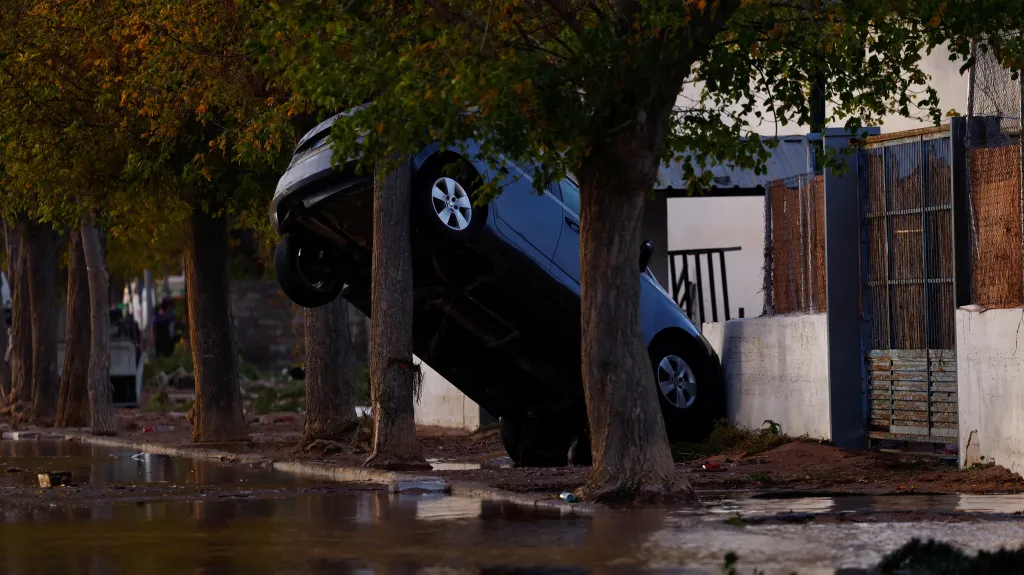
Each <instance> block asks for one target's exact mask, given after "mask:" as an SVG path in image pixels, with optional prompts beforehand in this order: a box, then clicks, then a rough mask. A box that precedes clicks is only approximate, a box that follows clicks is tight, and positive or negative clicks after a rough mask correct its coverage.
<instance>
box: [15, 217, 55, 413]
mask: <svg viewBox="0 0 1024 575" xmlns="http://www.w3.org/2000/svg"><path fill="white" fill-rule="evenodd" d="M30 229H31V230H32V231H31V232H30V233H29V238H30V240H29V241H28V242H26V245H25V250H24V252H25V254H26V260H27V264H28V268H27V269H28V275H29V290H28V294H29V302H30V305H31V306H32V308H31V309H32V421H33V423H35V424H36V425H52V424H53V421H54V419H55V418H56V416H57V396H58V395H59V392H60V376H59V375H58V369H57V323H58V317H57V313H58V308H59V305H60V301H59V298H58V291H59V288H58V286H57V268H58V265H57V258H58V252H59V250H60V235H59V234H58V233H57V231H56V230H54V229H53V227H52V226H50V225H49V224H37V223H32V224H30Z"/></svg>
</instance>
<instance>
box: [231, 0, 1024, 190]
mask: <svg viewBox="0 0 1024 575" xmlns="http://www.w3.org/2000/svg"><path fill="white" fill-rule="evenodd" d="M246 5H247V6H249V7H252V8H253V9H261V8H262V9H263V17H264V19H263V21H262V24H263V30H262V33H261V36H260V40H259V42H257V43H256V44H255V49H256V50H257V51H259V52H260V54H261V63H262V64H263V66H264V68H265V69H266V70H268V71H270V72H271V73H273V74H280V75H281V76H282V77H283V78H285V79H286V80H287V81H289V82H291V83H292V85H293V86H295V88H296V89H297V90H298V91H299V92H300V93H301V94H303V95H305V96H306V97H308V98H310V99H311V100H313V101H314V102H315V103H316V104H317V105H319V106H321V107H322V108H323V109H326V110H345V109H348V108H351V107H354V106H358V105H361V104H363V103H365V102H369V101H371V100H372V104H371V105H367V106H365V107H362V108H360V109H358V110H355V111H354V112H353V113H351V114H350V115H346V116H343V117H341V118H339V119H338V121H336V122H335V124H334V127H333V131H332V137H333V139H334V145H335V149H336V158H339V159H340V158H343V157H354V156H355V155H356V154H357V153H362V154H363V155H362V159H361V163H362V166H363V168H364V169H365V168H369V167H370V166H371V165H372V164H373V163H374V162H376V161H378V160H381V159H383V158H384V157H385V155H386V154H387V152H388V151H389V150H391V149H399V150H401V151H405V152H411V151H414V150H415V149H417V148H418V147H419V146H421V145H422V144H423V143H424V142H425V141H427V140H437V141H440V142H442V143H446V144H450V143H452V142H457V141H462V140H466V139H476V140H478V141H482V142H483V143H484V148H485V150H486V152H487V153H488V154H490V156H491V157H493V158H496V157H497V155H498V153H499V152H500V153H504V154H506V155H507V156H509V157H514V158H519V159H523V160H531V161H543V162H544V165H545V169H544V172H545V173H546V175H548V176H559V175H561V174H563V173H565V172H571V171H574V170H577V169H579V168H580V166H581V165H582V162H583V160H584V158H585V157H586V156H587V155H588V154H589V153H591V152H592V151H593V150H594V149H595V146H602V145H604V144H605V143H607V142H608V141H609V140H610V139H613V138H615V137H617V136H618V135H620V134H622V133H623V132H624V131H626V130H627V129H629V128H630V127H635V126H637V125H640V124H643V123H644V121H645V120H646V116H647V114H648V112H649V111H650V110H653V101H654V100H656V99H657V98H659V97H661V96H660V95H662V92H663V91H664V90H666V89H667V90H670V91H672V90H674V89H675V88H673V86H674V85H682V84H683V83H684V82H685V83H686V88H687V89H686V90H684V93H688V95H686V96H683V97H680V98H678V99H677V100H676V105H675V107H674V108H673V110H672V112H671V114H670V115H669V116H668V117H666V118H664V122H665V124H666V125H667V127H668V128H669V137H668V140H667V142H666V145H665V147H664V151H663V154H662V159H663V160H668V159H670V158H672V157H677V156H681V157H682V159H685V160H689V161H684V162H682V169H683V172H684V173H683V176H684V180H685V181H687V182H688V183H689V185H690V187H691V188H692V189H699V188H700V187H702V186H704V185H707V184H708V183H709V182H708V181H707V180H706V178H707V177H710V176H709V175H707V174H703V175H702V174H701V172H700V171H699V170H698V169H697V168H698V167H699V166H704V165H709V164H719V163H731V164H735V165H737V166H741V167H746V168H753V169H755V170H756V171H761V170H763V163H764V160H765V159H766V157H767V149H766V146H769V145H771V144H770V143H768V142H764V141H762V140H761V139H760V138H756V137H755V138H746V136H750V135H751V134H752V131H753V130H754V129H755V128H756V127H757V123H759V122H761V121H762V120H767V119H771V120H772V121H777V122H778V123H779V124H781V125H786V124H787V123H790V122H800V123H803V124H808V123H809V121H810V108H809V106H808V104H807V101H808V90H809V82H810V75H811V74H812V73H813V72H814V71H820V72H821V73H822V74H823V75H824V76H825V79H826V84H827V98H828V101H829V104H830V106H829V108H830V109H829V114H830V117H829V121H830V123H833V124H835V123H845V124H846V125H847V126H848V127H849V128H851V129H856V128H857V127H858V126H861V125H864V124H868V123H871V122H875V121H877V120H878V119H879V118H880V117H882V116H883V115H885V114H888V113H893V112H895V113H900V114H904V115H911V114H915V113H918V112H923V113H925V114H927V115H929V116H930V117H932V118H933V119H934V120H935V121H936V122H938V121H939V120H940V119H941V108H940V106H939V102H938V100H937V96H936V94H935V92H934V90H932V89H931V88H929V87H928V86H927V84H928V81H929V78H928V76H927V75H926V74H925V73H924V72H922V71H921V69H920V64H921V56H922V54H923V53H926V52H928V51H930V50H931V49H933V48H935V47H936V46H938V45H940V44H948V45H949V47H950V50H951V52H952V54H953V56H954V57H956V58H959V59H961V60H962V61H965V65H966V64H969V61H967V59H968V57H969V49H970V41H971V40H972V39H973V38H985V37H987V38H990V39H983V40H982V41H981V45H982V49H992V50H994V51H996V52H997V54H998V55H999V56H1000V58H1002V59H1003V61H1004V62H1006V63H1007V64H1008V65H1011V66H1017V67H1019V66H1020V64H1021V62H1022V58H1021V46H1020V41H1019V35H1018V34H1014V35H1013V36H1012V39H1010V40H1004V39H1003V37H1002V36H1000V35H999V33H1001V32H1005V31H1017V30H1019V29H1020V28H1021V27H1022V24H1024V15H1022V13H1021V11H1020V4H1019V2H1017V1H1015V0H990V1H988V2H986V3H985V9H984V10H979V9H978V8H977V6H975V5H974V4H972V3H964V2H960V3H956V2H945V1H940V0H925V1H909V0H859V1H846V2H801V3H789V2H781V3H780V2H774V1H772V2H769V1H767V0H765V1H761V0H744V1H740V0H717V1H715V2H706V1H703V0H655V1H648V2H635V1H630V0H617V1H616V0H606V1H597V2H593V1H580V0H487V1H483V0H447V1H430V0H427V1H409V2H382V1H373V0H363V1H351V0H292V1H290V2H287V3H278V2H270V3H266V4H264V3H262V2H258V1H257V0H251V1H250V2H248V3H247V4H246ZM669 95H670V96H671V97H673V98H675V92H671V93H670V94H669ZM624 106H625V108H624ZM360 140H361V141H360ZM543 179H544V178H538V180H537V181H538V182H540V181H542V180H543ZM489 191H490V192H491V193H492V194H493V193H495V192H496V191H497V190H495V189H491V190H489Z"/></svg>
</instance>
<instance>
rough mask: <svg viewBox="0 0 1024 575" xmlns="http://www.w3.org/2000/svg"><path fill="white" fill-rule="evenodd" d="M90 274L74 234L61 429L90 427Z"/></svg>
mask: <svg viewBox="0 0 1024 575" xmlns="http://www.w3.org/2000/svg"><path fill="white" fill-rule="evenodd" d="M89 314H90V311H89V274H88V270H87V268H86V264H85V252H84V251H83V250H82V236H81V235H80V234H78V233H72V234H71V237H70V243H69V244H68V297H67V313H66V317H67V320H66V322H65V330H64V365H63V367H62V369H61V372H60V401H59V402H58V403H57V426H59V427H85V426H87V425H89V391H88V390H89V385H88V382H89V349H90V345H91V341H92V340H91V339H90V338H91V337H92V334H91V331H90V321H91V319H90V315H89Z"/></svg>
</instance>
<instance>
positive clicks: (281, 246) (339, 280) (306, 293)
mask: <svg viewBox="0 0 1024 575" xmlns="http://www.w3.org/2000/svg"><path fill="white" fill-rule="evenodd" d="M329 251H330V249H329V248H327V247H325V246H323V245H320V242H316V241H314V240H310V239H307V238H303V237H299V236H285V237H284V238H282V239H281V241H280V242H279V243H278V244H277V249H276V250H274V271H275V272H276V273H277V283H278V285H280V286H281V291H283V292H284V294H285V295H286V296H288V299H290V300H292V301H293V302H295V304H296V305H299V306H301V307H305V308H316V307H321V306H324V305H327V304H329V303H331V302H332V301H334V300H335V299H337V297H338V296H339V295H341V292H342V289H343V288H344V287H345V282H344V280H343V277H342V273H341V270H340V269H337V270H333V273H316V274H313V273H310V272H309V271H306V272H304V271H303V270H304V269H306V270H308V269H309V267H310V265H309V263H310V262H311V261H313V259H312V258H315V259H316V260H320V261H321V262H318V263H322V260H323V259H324V258H325V256H326V254H327V253H328V252H329Z"/></svg>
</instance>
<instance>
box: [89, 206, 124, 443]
mask: <svg viewBox="0 0 1024 575" xmlns="http://www.w3.org/2000/svg"><path fill="white" fill-rule="evenodd" d="M81 235H82V238H81V240H82V251H83V252H84V256H85V263H86V269H87V270H88V280H89V311H90V314H89V316H90V322H89V325H90V330H89V334H90V339H91V342H92V344H91V345H90V347H89V419H90V421H91V425H92V432H93V434H94V435H117V422H116V420H115V418H114V389H113V386H112V385H111V383H110V286H109V284H108V283H107V270H106V266H105V265H104V263H103V244H102V243H101V241H100V235H99V232H97V231H96V227H95V226H93V225H92V224H86V225H84V226H82V234H81Z"/></svg>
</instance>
